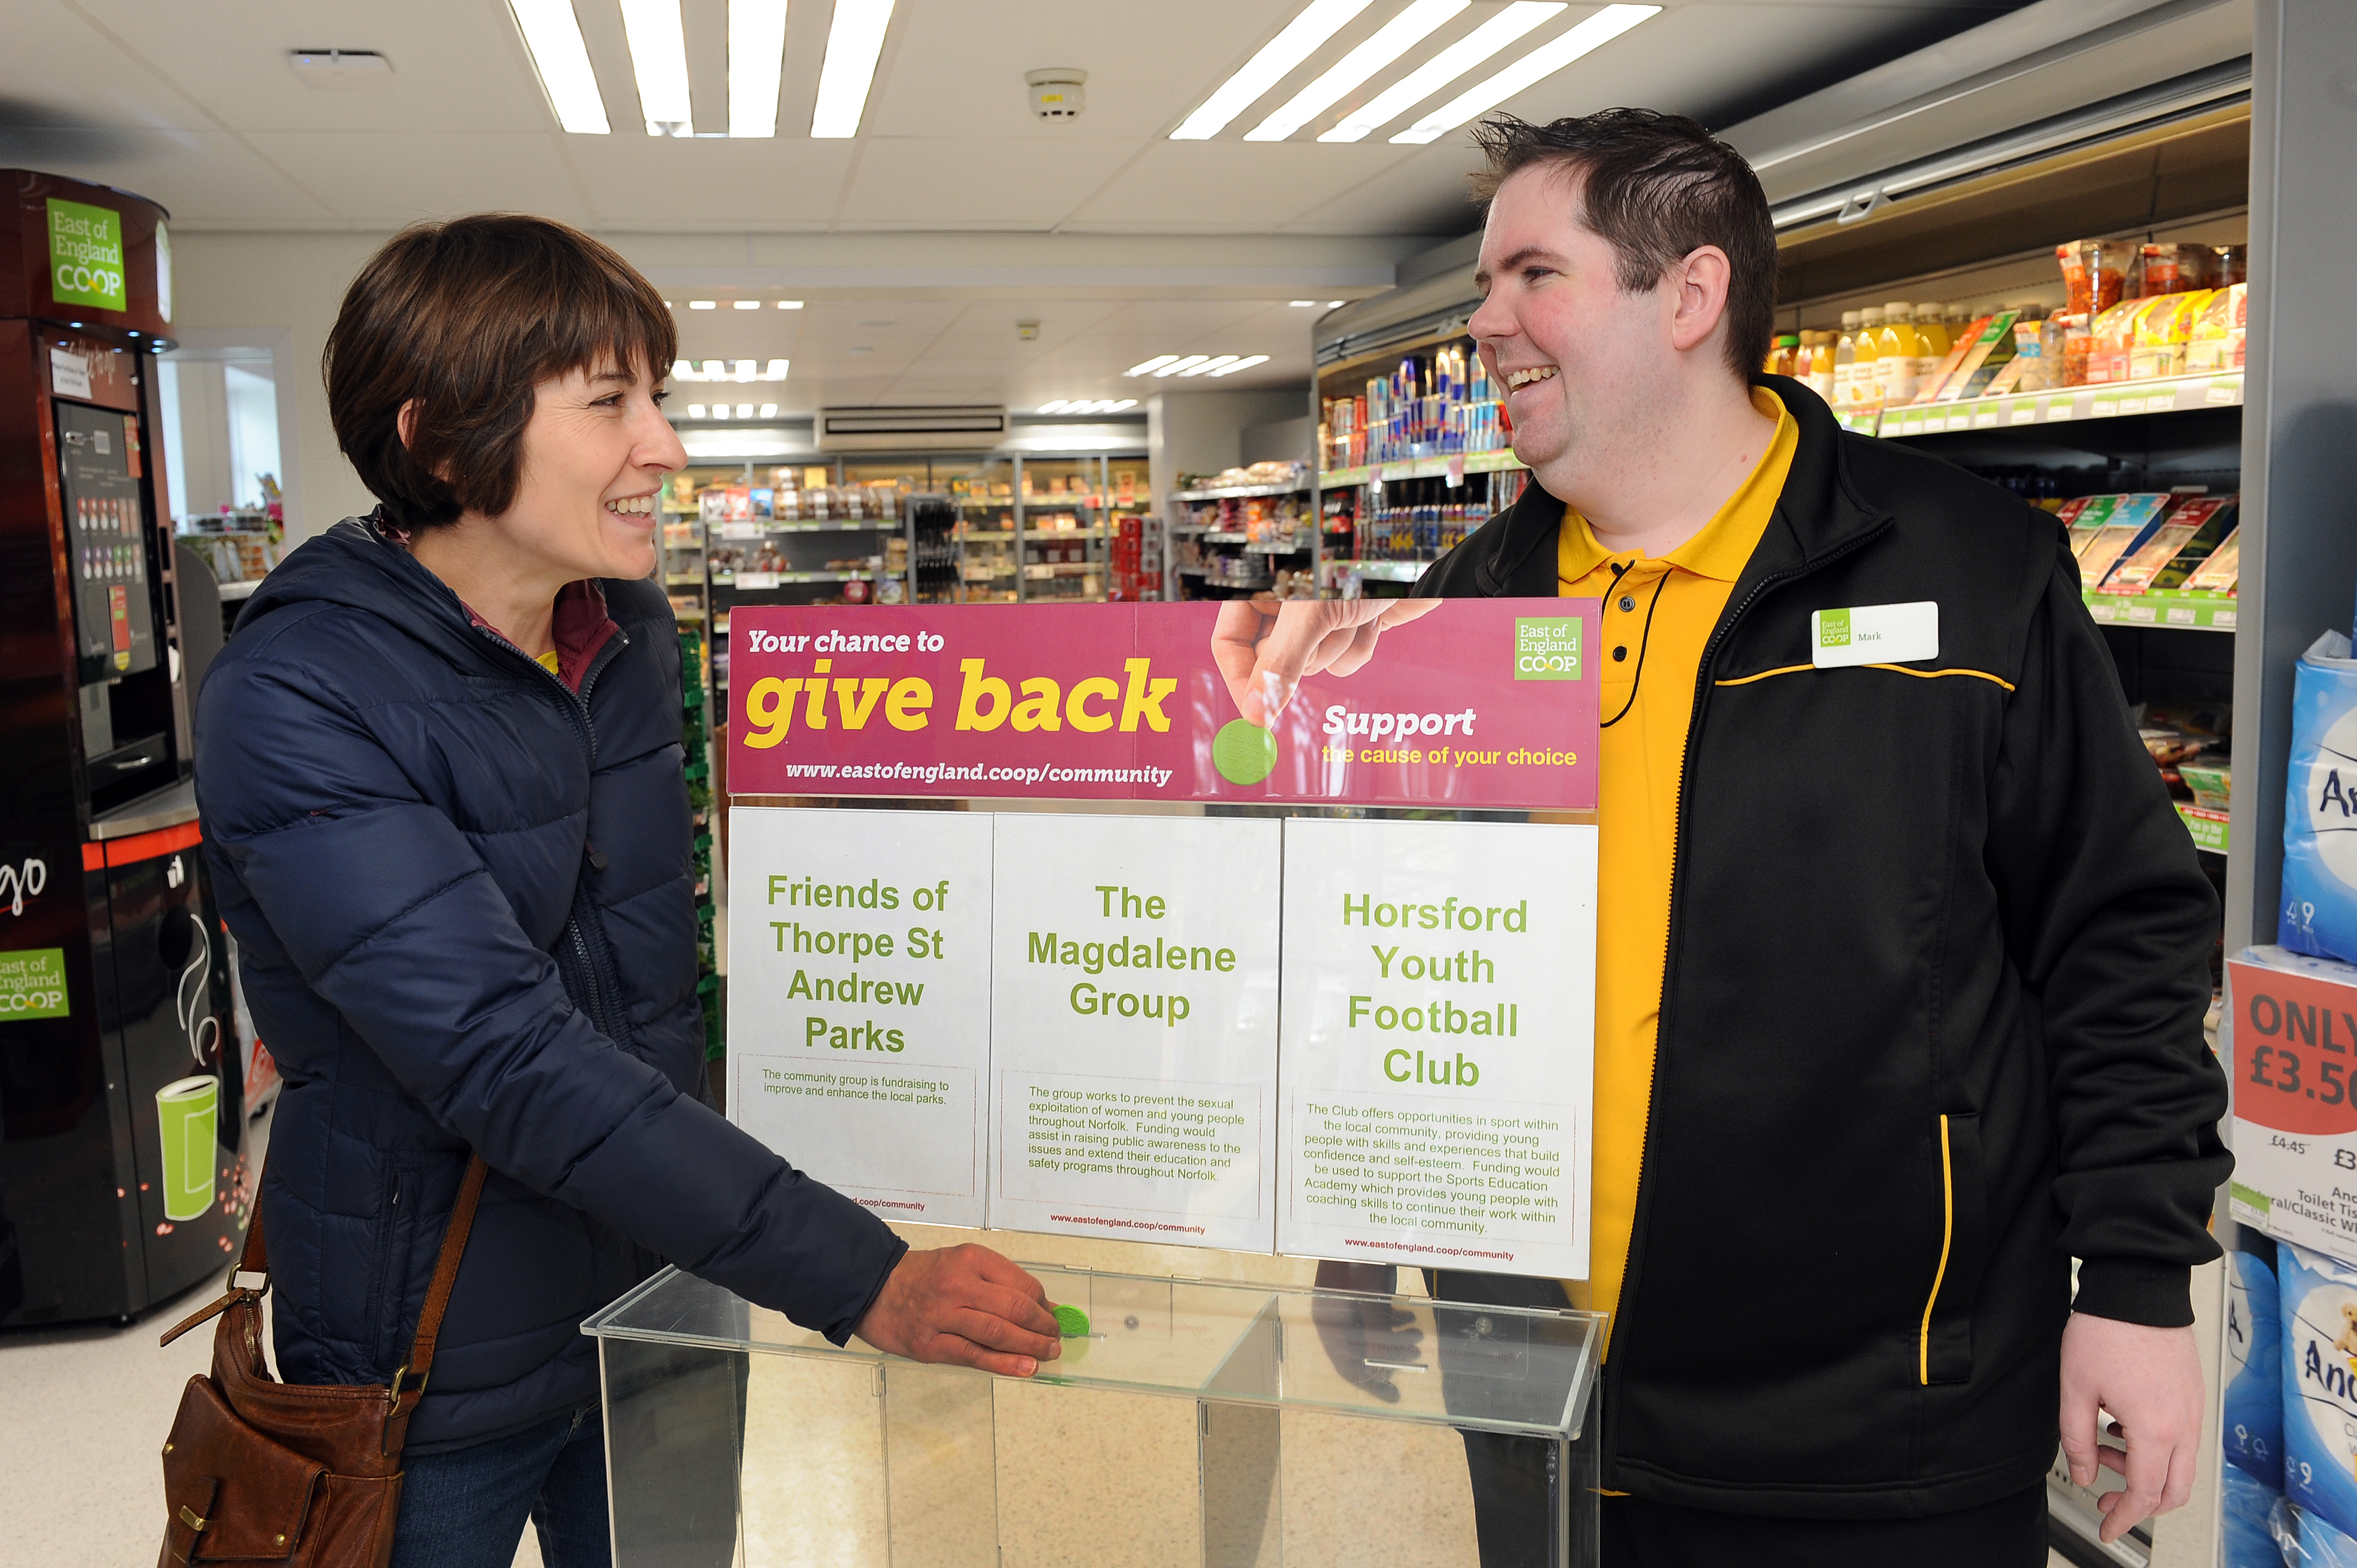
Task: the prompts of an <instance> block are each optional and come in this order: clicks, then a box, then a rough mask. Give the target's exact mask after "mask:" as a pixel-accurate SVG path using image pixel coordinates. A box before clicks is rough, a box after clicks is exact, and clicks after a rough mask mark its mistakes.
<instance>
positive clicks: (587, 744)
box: [477, 626, 630, 1043]
mask: <svg viewBox="0 0 2357 1568" xmlns="http://www.w3.org/2000/svg"><path fill="white" fill-rule="evenodd" d="M477 629H478V630H479V631H481V632H482V634H483V635H484V636H485V637H486V638H488V639H490V640H491V642H492V643H494V644H495V645H497V646H498V647H500V648H504V649H506V650H508V651H509V652H511V653H512V654H514V655H515V656H516V657H517V658H519V659H521V660H524V661H525V662H526V663H528V664H530V665H531V666H532V667H533V669H534V670H536V671H539V672H540V673H541V674H542V675H544V676H546V677H547V678H548V679H549V680H551V681H554V682H556V689H557V690H558V691H559V692H562V693H564V694H565V699H566V704H567V705H566V709H565V711H566V712H567V713H568V714H571V715H572V718H573V721H574V724H575V725H576V727H577V729H578V732H579V737H580V741H581V750H582V756H583V759H584V760H585V761H586V762H587V763H588V765H589V768H590V770H591V771H592V772H593V773H594V772H595V771H596V770H597V720H596V718H594V717H593V716H592V715H591V714H590V712H589V693H591V692H592V691H594V690H596V688H597V677H598V675H599V674H601V673H603V672H604V671H605V668H606V666H607V665H608V664H610V663H612V662H613V661H614V660H615V659H617V658H618V657H619V656H620V654H621V652H622V650H624V649H626V648H628V647H630V633H629V632H627V631H624V630H623V629H622V628H620V627H619V626H618V627H616V628H614V635H613V636H611V637H609V638H608V639H606V646H605V647H603V648H601V649H599V650H597V658H595V659H593V660H590V661H589V668H588V669H587V670H585V671H582V674H581V690H580V691H578V692H576V691H574V690H573V688H571V687H570V686H567V685H566V684H565V678H564V677H563V676H561V675H558V674H556V673H554V671H551V670H550V669H549V668H548V666H547V665H545V664H543V663H542V662H541V661H540V660H537V659H534V658H533V656H532V655H531V654H529V653H526V652H525V651H524V650H522V649H521V648H518V647H517V646H516V645H515V644H514V643H513V642H511V641H510V640H508V639H506V638H505V637H502V636H501V635H500V634H499V633H498V632H496V631H492V630H490V628H477ZM582 903H583V901H582V899H581V898H580V897H577V896H576V897H575V899H574V901H573V912H572V913H571V914H570V915H568V916H566V917H565V925H566V928H567V931H568V933H569V934H570V936H571V937H572V939H573V940H572V946H573V953H574V957H575V959H576V961H578V963H579V964H580V966H581V983H582V986H583V988H584V989H585V990H587V992H588V993H589V994H588V997H587V1001H588V1008H587V1011H588V1014H589V1021H590V1022H591V1023H593V1024H595V1025H596V1026H597V1032H598V1033H599V1034H601V1035H603V1036H606V1037H607V1038H608V1039H609V1040H614V1041H616V1042H618V1043H619V1040H620V1039H621V1036H620V1035H619V1033H617V1032H616V1030H615V1028H614V1020H613V1017H612V1015H611V1013H610V1011H609V1010H608V1007H607V1004H606V998H607V997H608V996H610V995H612V994H614V993H615V992H616V990H617V989H618V988H617V987H616V985H615V984H614V983H613V981H614V979H615V977H614V976H613V975H611V974H609V973H608V972H607V970H608V966H607V965H605V964H602V963H600V962H599V961H598V960H597V955H596V954H595V953H594V952H592V951H591V950H590V947H589V938H588V933H587V932H586V931H584V930H583V929H582V928H581V912H582Z"/></svg>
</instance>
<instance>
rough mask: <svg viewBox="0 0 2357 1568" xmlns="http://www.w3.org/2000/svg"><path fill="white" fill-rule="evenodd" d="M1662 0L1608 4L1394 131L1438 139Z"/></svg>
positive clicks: (1407, 139) (1656, 11)
mask: <svg viewBox="0 0 2357 1568" xmlns="http://www.w3.org/2000/svg"><path fill="white" fill-rule="evenodd" d="M1661 10H1662V8H1661V7H1660V6H1659V5H1607V6H1606V7H1604V9H1603V10H1601V11H1598V13H1596V15H1594V16H1589V17H1587V19H1585V20H1584V21H1582V22H1580V23H1579V24H1578V25H1577V26H1576V27H1572V28H1570V29H1569V30H1568V31H1566V33H1564V34H1563V36H1562V37H1560V38H1554V39H1551V40H1549V41H1548V42H1546V43H1544V44H1541V45H1540V46H1539V47H1538V48H1534V49H1533V50H1532V51H1531V52H1530V53H1528V54H1526V55H1524V56H1523V58H1522V59H1518V60H1516V61H1515V62H1514V63H1513V64H1512V65H1510V66H1508V67H1507V68H1506V69H1505V70H1501V71H1500V72H1498V74H1497V75H1495V76H1493V77H1491V78H1490V79H1489V80H1488V81H1483V82H1479V83H1477V84H1475V85H1474V86H1471V87H1469V88H1467V89H1466V90H1465V91H1463V92H1461V93H1459V94H1458V95H1457V96H1456V97H1455V98H1452V99H1450V100H1449V101H1448V102H1446V103H1444V104H1442V105H1441V106H1440V107H1439V108H1437V109H1436V110H1434V111H1433V112H1432V113H1429V114H1426V115H1425V116H1424V117H1423V118H1422V119H1420V120H1418V121H1417V122H1416V123H1415V124H1413V125H1410V126H1409V127H1408V128H1407V129H1406V130H1405V131H1402V132H1401V133H1400V134H1398V135H1396V136H1394V137H1393V138H1392V141H1393V142H1394V143H1395V144H1397V143H1406V144H1419V143H1424V142H1436V141H1438V140H1439V139H1440V138H1441V137H1443V136H1445V135H1447V134H1448V133H1449V132H1451V131H1453V130H1455V129H1457V127H1458V126H1459V125H1462V124H1465V123H1466V122H1467V121H1469V120H1473V119H1478V118H1479V117H1480V116H1481V115H1483V114H1486V113H1489V112H1490V111H1491V110H1492V109H1495V108H1496V107H1497V106H1498V105H1499V104H1501V103H1503V102H1505V101H1506V100H1507V99H1509V98H1512V96H1513V95H1514V94H1515V93H1517V92H1520V91H1522V90H1523V89H1524V88H1525V87H1528V86H1530V85H1531V84H1532V83H1533V82H1535V81H1543V80H1544V79H1545V78H1547V77H1550V76H1553V75H1554V74H1555V72H1556V71H1559V70H1562V69H1563V68H1564V67H1566V66H1567V65H1569V64H1570V63H1571V62H1572V61H1574V60H1576V59H1579V58H1580V57H1581V56H1582V55H1585V54H1587V53H1588V52H1590V51H1591V50H1594V49H1598V48H1602V47H1603V46H1604V45H1606V44H1609V43H1610V42H1611V41H1612V40H1613V39H1615V38H1619V37H1620V35H1621V34H1623V33H1625V32H1627V31H1628V30H1629V29H1630V28H1631V27H1635V26H1636V25H1637V24H1638V23H1640V22H1641V21H1643V20H1645V19H1646V18H1647V17H1649V16H1659V15H1660V14H1661Z"/></svg>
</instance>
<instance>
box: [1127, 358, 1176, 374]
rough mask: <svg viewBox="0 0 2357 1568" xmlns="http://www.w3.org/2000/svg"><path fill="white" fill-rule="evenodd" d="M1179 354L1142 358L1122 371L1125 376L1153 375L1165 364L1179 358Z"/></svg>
mask: <svg viewBox="0 0 2357 1568" xmlns="http://www.w3.org/2000/svg"><path fill="white" fill-rule="evenodd" d="M1178 357H1179V356H1178V355H1176V354H1157V355H1155V356H1154V358H1152V359H1150V360H1139V361H1138V362H1137V363H1135V364H1134V365H1132V366H1130V368H1129V369H1127V370H1125V371H1122V374H1123V375H1125V376H1147V375H1152V374H1153V373H1154V372H1155V371H1158V370H1160V369H1161V368H1162V367H1163V366H1165V365H1167V364H1169V363H1170V362H1171V361H1172V360H1176V359H1178Z"/></svg>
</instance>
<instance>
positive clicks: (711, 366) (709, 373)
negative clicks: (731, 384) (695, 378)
mask: <svg viewBox="0 0 2357 1568" xmlns="http://www.w3.org/2000/svg"><path fill="white" fill-rule="evenodd" d="M703 369H704V379H705V381H726V379H727V378H728V372H727V371H726V370H725V369H723V368H722V366H721V363H720V361H719V360H705V361H704V366H703Z"/></svg>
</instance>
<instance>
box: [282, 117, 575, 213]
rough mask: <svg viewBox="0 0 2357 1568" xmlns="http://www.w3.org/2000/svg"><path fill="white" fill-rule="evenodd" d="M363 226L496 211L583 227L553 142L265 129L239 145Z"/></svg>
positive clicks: (530, 137) (534, 136)
mask: <svg viewBox="0 0 2357 1568" xmlns="http://www.w3.org/2000/svg"><path fill="white" fill-rule="evenodd" d="M246 139H247V140H248V141H250V142H252V143H253V145H254V147H255V148H256V149H257V150H258V151H260V152H262V153H263V154H264V156H268V157H269V158H270V159H271V160H272V161H273V162H274V163H276V164H278V165H279V166H281V167H284V168H285V169H286V170H287V171H288V172H289V173H290V174H292V175H294V176H295V177H296V178H297V179H299V180H301V181H302V182H303V183H304V184H305V185H307V186H309V187H311V188H314V189H317V190H328V191H333V192H334V193H335V196H336V199H337V201H338V204H339V206H341V207H342V208H343V209H345V210H346V211H347V212H348V213H350V215H351V216H352V217H353V218H355V219H357V220H361V221H363V222H369V223H380V224H386V225H393V226H397V225H400V224H404V223H413V222H415V221H417V220H419V219H423V218H448V217H456V216H457V215H458V214H460V213H462V212H484V211H490V210H493V209H500V210H514V211H522V212H537V213H541V214H544V215H545V216H547V217H550V218H554V219H558V220H562V221H564V222H567V223H587V222H588V221H590V217H589V214H588V213H587V212H585V211H583V210H582V207H581V200H580V198H579V196H578V195H577V194H576V191H575V188H574V185H573V181H572V178H571V177H569V176H568V175H567V174H566V172H565V166H564V163H563V161H562V159H561V158H560V157H559V156H558V155H557V151H556V145H555V140H554V138H553V137H551V136H547V135H544V134H539V133H537V132H526V133H522V134H507V135H484V134H466V133H462V132H455V131H447V132H416V131H413V132H410V133H408V134H405V135H401V136H385V135H379V134H373V133H369V132H356V131H307V132H294V131H267V132H257V133H254V134H252V135H250V136H248V137H247V138H246Z"/></svg>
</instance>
